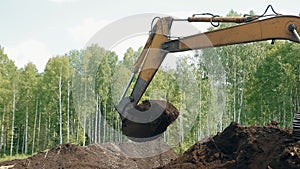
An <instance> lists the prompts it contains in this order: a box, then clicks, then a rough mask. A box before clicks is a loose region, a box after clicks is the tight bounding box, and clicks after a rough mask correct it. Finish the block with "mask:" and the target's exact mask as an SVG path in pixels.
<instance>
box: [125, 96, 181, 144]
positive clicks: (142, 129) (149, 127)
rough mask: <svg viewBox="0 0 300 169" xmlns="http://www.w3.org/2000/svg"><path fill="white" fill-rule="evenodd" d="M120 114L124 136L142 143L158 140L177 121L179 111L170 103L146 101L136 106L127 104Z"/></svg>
mask: <svg viewBox="0 0 300 169" xmlns="http://www.w3.org/2000/svg"><path fill="white" fill-rule="evenodd" d="M119 114H120V115H121V118H122V132H123V134H124V135H126V136H127V137H128V138H129V139H131V140H133V141H137V142H142V141H150V140H153V139H156V138H158V137H159V136H160V135H161V134H162V133H163V132H164V131H166V129H167V127H168V126H169V125H170V124H171V123H172V122H173V121H175V120H176V118H177V117H178V115H179V111H178V110H177V109H176V108H175V107H174V106H173V105H172V104H171V103H169V102H166V101H162V100H146V101H143V102H142V103H140V104H138V105H136V106H133V105H132V104H131V103H129V104H127V105H126V107H124V109H123V111H122V112H120V111H119Z"/></svg>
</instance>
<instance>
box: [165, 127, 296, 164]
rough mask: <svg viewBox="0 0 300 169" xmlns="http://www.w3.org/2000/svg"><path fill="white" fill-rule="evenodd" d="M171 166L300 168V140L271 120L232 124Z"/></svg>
mask: <svg viewBox="0 0 300 169" xmlns="http://www.w3.org/2000/svg"><path fill="white" fill-rule="evenodd" d="M159 168H163V169H169V168H172V169H174V168H203V169H204V168H205V169H210V168H226V169H237V168H243V169H247V168H251V169H252V168H253V169H257V168H261V169H281V168H282V169H286V168H289V169H293V168H295V169H296V168H300V143H299V142H294V140H293V137H292V131H291V130H282V129H279V128H278V127H277V126H276V123H274V122H273V123H272V124H270V125H268V126H266V127H244V126H240V125H239V124H237V123H231V124H230V126H228V127H227V128H226V129H225V130H224V131H223V132H222V133H219V134H217V135H216V136H213V137H210V138H206V139H205V140H202V141H200V142H198V143H196V144H195V145H193V146H192V147H190V148H189V149H188V150H187V151H186V152H185V153H184V154H183V155H182V156H181V157H179V158H177V159H176V160H174V161H172V162H170V163H169V164H167V165H165V166H164V167H159Z"/></svg>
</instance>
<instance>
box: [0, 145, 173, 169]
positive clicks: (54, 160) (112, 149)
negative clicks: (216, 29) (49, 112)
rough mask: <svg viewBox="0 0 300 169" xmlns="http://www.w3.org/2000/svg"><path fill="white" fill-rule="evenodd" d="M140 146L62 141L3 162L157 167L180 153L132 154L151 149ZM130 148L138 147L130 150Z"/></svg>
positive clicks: (42, 165)
mask: <svg viewBox="0 0 300 169" xmlns="http://www.w3.org/2000/svg"><path fill="white" fill-rule="evenodd" d="M161 146H167V145H161ZM138 148H139V145H138V144H137V143H132V142H128V143H127V142H126V143H103V144H93V145H89V146H85V147H82V146H78V145H74V144H62V145H59V146H57V147H55V148H53V149H50V150H49V151H46V152H40V153H38V154H36V155H34V156H32V157H29V158H27V159H23V160H13V161H7V162H2V163H0V169H4V168H17V169H24V168H28V169H29V168H34V169H35V168H40V169H42V168H45V169H48V168H49V169H50V168H51V169H52V168H61V169H63V168H64V169H67V168H70V169H71V168H72V169H73V168H84V169H92V168H93V169H96V168H101V169H111V168H129V169H136V168H156V167H159V166H162V165H165V164H167V163H168V162H170V160H171V159H175V158H176V157H177V155H176V153H175V152H174V151H172V150H170V149H168V151H165V152H164V153H162V154H159V155H156V156H150V157H145V158H131V157H133V156H132V155H136V156H137V157H138V156H140V154H142V153H143V151H149V150H148V149H147V148H146V149H144V150H139V149H138ZM129 149H131V150H135V151H131V152H130V151H129ZM126 151H127V152H126ZM152 151H153V150H152ZM129 153H131V154H129ZM153 153H155V152H153ZM128 155H129V156H128Z"/></svg>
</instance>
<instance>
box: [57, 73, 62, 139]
mask: <svg viewBox="0 0 300 169" xmlns="http://www.w3.org/2000/svg"><path fill="white" fill-rule="evenodd" d="M58 88H59V89H58V90H59V144H62V143H63V138H62V102H61V100H62V99H61V97H62V96H61V88H62V69H60V76H59V82H58Z"/></svg>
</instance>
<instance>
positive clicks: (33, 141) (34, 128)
mask: <svg viewBox="0 0 300 169" xmlns="http://www.w3.org/2000/svg"><path fill="white" fill-rule="evenodd" d="M37 115H38V100H37V101H36V105H35V115H34V124H33V138H32V151H31V154H33V153H34V143H35V130H36V120H37Z"/></svg>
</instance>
